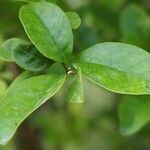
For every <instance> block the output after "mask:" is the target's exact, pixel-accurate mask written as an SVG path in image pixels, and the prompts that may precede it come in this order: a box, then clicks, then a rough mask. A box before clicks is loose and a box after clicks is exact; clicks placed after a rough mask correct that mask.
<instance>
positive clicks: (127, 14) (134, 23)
mask: <svg viewBox="0 0 150 150" xmlns="http://www.w3.org/2000/svg"><path fill="white" fill-rule="evenodd" d="M149 20H150V19H149V16H148V14H147V13H146V11H145V10H144V9H143V8H142V7H139V6H138V5H135V4H131V5H129V6H128V7H127V8H125V9H124V10H123V11H122V14H121V18H120V29H121V33H122V36H123V41H125V42H130V43H131V44H136V45H138V46H140V47H149V43H148V41H149V37H150V36H149V34H148V33H149V30H150V24H149ZM141 39H142V40H141Z"/></svg>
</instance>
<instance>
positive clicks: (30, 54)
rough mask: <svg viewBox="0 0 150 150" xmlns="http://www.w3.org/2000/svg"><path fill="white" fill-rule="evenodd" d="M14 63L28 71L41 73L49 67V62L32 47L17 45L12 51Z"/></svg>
mask: <svg viewBox="0 0 150 150" xmlns="http://www.w3.org/2000/svg"><path fill="white" fill-rule="evenodd" d="M13 58H14V61H15V62H16V63H17V64H18V65H19V66H20V67H22V68H24V69H26V70H29V71H43V70H46V69H47V68H48V67H50V65H51V61H50V60H49V59H47V58H46V57H44V56H43V55H42V54H41V53H40V52H39V51H38V50H37V49H36V47H35V46H33V45H29V44H28V45H27V44H26V45H19V46H18V47H17V48H15V49H14V51H13Z"/></svg>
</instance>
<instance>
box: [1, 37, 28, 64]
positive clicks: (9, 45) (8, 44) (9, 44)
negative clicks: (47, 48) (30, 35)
mask: <svg viewBox="0 0 150 150" xmlns="http://www.w3.org/2000/svg"><path fill="white" fill-rule="evenodd" d="M20 44H27V42H26V41H25V40H22V39H19V38H12V39H9V40H7V41H5V42H4V43H3V44H2V47H1V48H0V58H1V59H3V60H6V61H14V59H13V56H12V52H13V50H14V49H15V48H16V47H17V46H18V45H20Z"/></svg>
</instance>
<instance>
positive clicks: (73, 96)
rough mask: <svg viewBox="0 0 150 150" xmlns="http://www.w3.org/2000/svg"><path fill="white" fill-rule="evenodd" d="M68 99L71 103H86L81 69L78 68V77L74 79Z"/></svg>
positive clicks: (75, 76)
mask: <svg viewBox="0 0 150 150" xmlns="http://www.w3.org/2000/svg"><path fill="white" fill-rule="evenodd" d="M67 99H68V100H69V102H71V103H82V102H83V101H84V98H83V87H82V78H81V69H80V68H77V70H76V75H74V77H73V82H72V84H71V86H70V88H69V91H68V95H67Z"/></svg>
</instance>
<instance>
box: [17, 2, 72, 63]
mask: <svg viewBox="0 0 150 150" xmlns="http://www.w3.org/2000/svg"><path fill="white" fill-rule="evenodd" d="M19 15H20V20H21V22H22V24H23V26H24V28H25V32H26V33H27V35H28V36H29V38H30V40H31V41H32V42H33V44H34V45H35V46H36V47H37V49H38V50H39V51H40V52H41V53H42V54H43V55H44V56H46V57H48V58H50V59H53V60H55V61H59V62H65V63H66V62H67V59H68V57H69V56H70V55H71V53H72V50H73V35H72V31H71V26H70V23H69V19H68V18H67V16H66V14H65V13H64V12H63V11H62V10H61V9H60V8H59V7H57V6H56V5H55V4H52V3H49V2H39V3H34V2H33V3H30V4H28V5H25V6H23V7H22V8H21V10H20V14H19Z"/></svg>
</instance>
